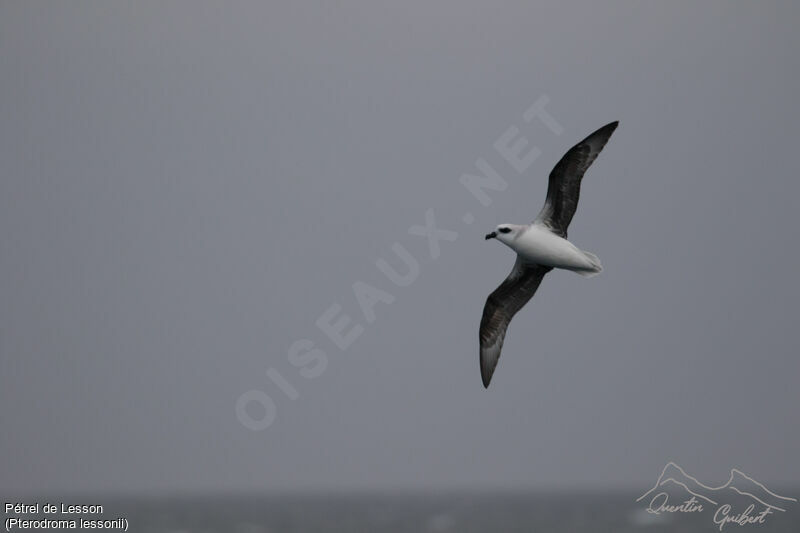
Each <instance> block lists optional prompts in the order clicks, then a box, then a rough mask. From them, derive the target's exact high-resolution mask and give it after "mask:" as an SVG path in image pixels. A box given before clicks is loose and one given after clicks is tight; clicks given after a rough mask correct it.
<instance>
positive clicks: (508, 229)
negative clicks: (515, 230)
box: [497, 228, 511, 233]
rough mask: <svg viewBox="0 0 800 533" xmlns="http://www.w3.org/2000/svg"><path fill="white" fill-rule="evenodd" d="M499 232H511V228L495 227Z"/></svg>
mask: <svg viewBox="0 0 800 533" xmlns="http://www.w3.org/2000/svg"><path fill="white" fill-rule="evenodd" d="M497 231H499V232H500V233H511V228H497Z"/></svg>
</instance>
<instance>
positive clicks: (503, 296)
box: [479, 122, 618, 387]
mask: <svg viewBox="0 0 800 533" xmlns="http://www.w3.org/2000/svg"><path fill="white" fill-rule="evenodd" d="M617 125H618V123H617V122H612V123H610V124H607V125H605V126H603V127H602V128H600V129H599V130H597V131H595V132H594V133H592V134H591V135H589V136H588V137H586V138H585V139H584V140H582V141H581V142H579V143H578V144H576V145H575V146H573V147H572V148H571V149H570V150H569V151H568V152H567V153H566V154H565V155H564V157H562V158H561V160H560V161H559V162H558V164H556V166H555V168H553V170H552V172H550V180H549V184H548V188H547V199H546V200H545V203H544V207H543V208H542V210H541V211H540V212H539V215H538V216H537V217H536V220H534V221H533V222H532V223H530V224H527V225H517V224H501V225H499V226H497V228H495V231H493V232H491V233H489V234H488V235H486V239H487V240H488V239H497V240H499V241H501V242H502V243H504V244H505V245H507V246H508V247H509V248H511V249H512V250H514V251H515V252H516V253H517V260H516V262H515V263H514V268H513V269H512V270H511V273H510V274H509V275H508V277H507V278H506V279H505V281H503V283H501V284H500V286H499V287H497V289H495V290H494V292H492V293H491V294H490V295H489V297H488V298H487V299H486V305H485V306H484V308H483V317H482V318H481V327H480V335H479V338H480V364H481V379H482V380H483V385H484V387H488V386H489V381H490V380H491V379H492V374H493V373H494V369H495V367H496V366H497V361H498V359H499V358H500V352H501V350H502V348H503V340H504V339H505V335H506V330H507V329H508V325H509V323H510V322H511V319H512V318H513V317H514V315H515V314H516V313H517V311H519V310H520V309H522V307H523V306H524V305H525V304H526V303H528V300H530V299H531V298H532V297H533V295H534V294H535V293H536V289H538V288H539V284H540V283H541V282H542V279H543V278H544V275H545V274H547V273H548V272H550V271H551V270H553V269H554V268H559V269H564V270H571V271H573V272H577V273H578V274H580V275H582V276H587V277H591V276H594V275H596V274H598V273H600V272H601V271H602V270H603V267H602V265H601V264H600V260H599V259H598V258H597V256H595V255H594V254H592V253H589V252H586V251H583V250H580V249H579V248H578V247H577V246H575V245H574V244H572V243H571V242H569V241H568V240H567V228H568V226H569V223H570V222H571V221H572V217H573V216H574V215H575V210H576V209H577V207H578V197H579V196H580V189H581V180H582V179H583V175H584V173H585V172H586V170H587V169H588V168H589V166H590V165H591V164H592V162H594V160H595V159H596V158H597V156H598V155H599V154H600V151H601V150H602V149H603V147H604V146H605V144H606V142H607V141H608V139H609V137H611V134H612V133H614V130H615V129H616V128H617Z"/></svg>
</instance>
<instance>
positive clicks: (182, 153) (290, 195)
mask: <svg viewBox="0 0 800 533" xmlns="http://www.w3.org/2000/svg"><path fill="white" fill-rule="evenodd" d="M277 4H278V3H277V2H275V3H244V2H240V3H228V4H225V6H224V7H222V6H221V5H220V4H218V3H217V2H191V3H188V2H184V3H179V2H170V3H167V4H162V3H160V2H149V3H148V2H137V3H135V4H134V3H119V2H118V3H113V2H112V3H108V2H71V3H61V2H49V3H44V2H40V3H33V2H2V3H0V227H2V229H3V231H2V233H0V273H1V274H2V275H1V276H0V294H2V304H0V406H1V407H0V412H1V413H2V419H1V420H0V421H1V422H2V428H3V430H2V432H0V450H1V451H2V453H0V489H2V490H5V491H12V490H20V491H38V490H55V491H71V490H98V489H109V490H116V491H139V490H148V491H157V490H179V491H180V490H203V491H205V490H231V489H237V490H245V489H275V490H281V489H303V488H331V487H336V488H364V487H406V488H408V487H423V488H434V487H471V488H478V487H508V486H532V487H537V488H543V489H548V488H566V487H577V486H591V487H607V486H630V487H637V488H638V487H641V488H642V489H646V488H649V487H650V486H652V483H654V482H655V479H656V477H657V476H658V474H659V472H660V470H661V467H662V466H663V465H664V463H666V462H667V461H669V460H674V461H676V462H678V463H679V464H680V465H681V466H683V467H684V468H685V469H686V470H687V471H689V472H690V473H692V474H693V475H695V476H697V477H699V478H701V479H702V480H704V481H706V482H707V483H723V482H724V481H725V480H727V477H728V472H729V470H730V469H731V468H733V467H736V468H739V469H741V470H743V471H745V472H746V473H748V474H750V475H751V476H753V477H755V478H757V479H759V480H760V481H762V482H765V483H773V484H790V483H798V482H800V461H798V460H797V450H798V449H800V423H798V415H797V406H798V403H800V392H799V389H798V386H797V379H798V375H800V360H798V351H799V350H798V348H800V346H799V345H798V344H799V343H798V337H797V334H796V328H797V324H798V311H797V302H798V300H800V285H798V283H797V281H796V275H797V265H798V262H800V253H799V252H798V250H799V249H800V247H799V246H798V241H797V235H798V224H797V222H796V219H795V215H796V210H797V198H798V194H800V185H799V184H798V170H799V169H798V166H799V165H798V161H799V160H798V157H797V148H796V143H797V124H798V123H799V122H800V111H799V109H800V107H799V106H798V105H797V95H798V94H800V77H798V72H800V61H799V60H798V59H797V51H798V50H800V37H798V34H797V32H796V23H797V21H798V20H800V19H798V17H799V16H800V8H798V6H797V4H796V3H795V4H794V5H792V3H791V2H765V3H759V4H758V5H756V4H755V3H753V4H751V5H745V4H744V3H738V4H736V5H734V4H733V3H729V2H716V3H714V2H711V3H705V5H704V7H703V8H697V7H695V6H693V5H692V3H688V2H684V3H679V2H671V3H669V5H667V3H666V2H662V3H660V4H658V5H656V4H653V3H649V4H648V5H645V4H644V3H633V2H631V3H615V4H605V5H603V6H602V7H601V6H600V5H598V4H599V3H594V2H586V3H568V4H567V3H555V2H553V3H551V4H548V5H546V6H532V5H529V4H530V3H529V2H515V3H501V4H496V3H491V5H489V4H490V3H484V2H439V3H435V4H430V3H428V2H404V3H402V4H398V3H385V4H384V3H377V2H361V3H341V4H337V7H335V8H334V7H333V6H332V5H331V4H330V3H324V4H323V3H320V4H319V5H314V4H312V3H304V6H305V7H300V6H299V5H297V4H299V3H292V5H291V6H289V5H288V3H281V5H277ZM543 95H546V96H547V97H548V98H549V103H548V104H547V110H548V111H549V112H550V113H551V114H552V116H553V117H554V118H555V119H556V120H557V121H558V123H559V124H560V125H561V126H562V127H563V132H562V133H561V135H554V134H553V133H552V132H551V131H550V129H548V128H547V127H546V126H545V125H543V124H542V122H540V121H538V120H533V121H531V122H529V123H528V122H525V121H524V120H523V119H522V114H523V112H524V111H525V110H526V109H527V108H528V107H529V106H530V105H531V104H533V103H534V102H535V101H537V99H539V98H540V97H542V96H543ZM612 120H620V121H621V126H620V128H619V129H618V130H617V132H616V133H615V134H614V136H613V137H612V139H611V141H610V142H609V144H608V145H607V147H606V149H605V151H604V152H603V154H602V155H601V156H600V158H599V159H598V161H597V162H596V163H595V165H594V166H593V167H592V168H591V170H590V171H589V173H588V174H587V176H586V179H585V181H584V187H583V191H582V196H581V204H580V206H579V209H578V212H577V215H576V217H575V219H574V221H573V223H572V226H571V228H570V238H571V240H573V242H575V243H576V244H577V245H578V246H580V247H582V248H585V249H587V250H590V251H592V252H594V253H596V254H598V255H599V256H600V258H601V259H602V260H603V264H604V267H605V271H604V272H603V274H602V275H601V276H598V277H596V278H593V279H591V280H587V279H583V278H580V277H578V276H576V275H574V274H572V273H567V272H554V273H552V274H550V275H548V276H547V277H546V278H545V281H544V282H543V284H542V286H541V288H540V290H539V293H538V294H537V295H536V297H535V298H534V300H533V301H532V302H531V303H530V304H529V305H528V306H527V307H526V308H525V309H524V310H523V311H522V312H520V314H519V315H518V316H517V317H516V318H515V320H514V322H513V323H512V325H511V327H510V329H509V334H508V336H507V338H506V343H505V347H504V353H503V357H502V358H501V360H500V364H499V366H498V369H497V372H496V373H495V376H494V379H493V381H492V386H491V387H490V388H489V390H488V391H487V390H484V389H483V387H482V385H481V382H480V375H479V370H478V346H477V328H478V323H479V321H480V315H481V309H482V306H483V303H484V300H485V298H486V295H487V294H488V293H489V292H490V291H491V290H493V289H494V288H495V287H496V285H497V284H499V283H500V281H501V280H502V279H503V278H504V277H505V275H506V274H507V273H508V271H509V270H510V268H511V265H512V263H513V254H512V253H511V251H510V250H508V249H506V248H505V247H503V246H502V245H499V244H498V243H495V242H488V243H487V242H484V240H483V234H484V233H486V232H487V231H489V230H491V229H492V228H494V226H495V225H496V224H498V223H501V222H518V223H524V222H527V221H529V220H531V219H532V218H533V217H534V216H535V214H536V213H537V212H538V210H539V208H540V206H541V204H542V202H543V200H544V195H545V191H546V176H547V173H548V172H549V171H550V169H551V168H552V166H553V165H554V164H555V162H556V161H557V160H558V159H559V158H560V157H561V155H562V154H563V152H564V151H565V150H566V149H567V148H569V147H570V146H571V145H572V144H574V143H575V142H576V141H578V140H579V139H581V138H583V137H584V136H585V135H587V134H588V133H590V132H591V131H593V130H594V129H596V128H598V127H600V126H602V125H603V124H605V123H607V122H610V121H612ZM511 126H515V127H517V128H519V131H520V134H521V135H524V136H525V137H526V138H527V139H528V141H529V143H530V145H535V146H536V147H537V148H539V149H540V150H541V155H540V156H539V157H538V158H537V159H536V160H535V161H534V163H533V164H532V165H531V166H530V168H529V169H528V170H527V171H525V172H524V173H523V174H522V175H520V174H518V173H517V172H516V171H515V170H514V169H513V168H512V167H511V166H510V165H509V164H508V163H507V162H506V161H505V160H504V159H503V158H502V157H501V156H500V155H499V154H498V153H497V151H496V150H495V149H494V148H493V144H494V142H495V141H496V140H497V138H498V137H499V136H500V135H501V134H503V132H505V131H506V130H508V128H509V127H511ZM478 158H484V159H485V160H486V161H487V162H488V163H489V164H490V165H491V166H492V167H493V168H494V169H495V170H496V171H497V172H498V173H500V174H501V175H502V176H503V178H504V179H505V180H506V181H507V182H508V188H507V189H506V190H505V191H502V192H492V191H490V193H491V194H490V197H491V204H490V205H489V206H483V205H481V204H480V203H479V202H478V201H477V200H476V199H475V197H473V196H472V195H471V194H470V193H469V191H467V190H466V189H465V188H464V187H463V186H462V185H461V184H460V183H459V177H460V176H461V175H462V174H464V173H475V172H476V169H475V163H476V160H477V159H478ZM428 209H433V212H434V214H435V217H436V221H437V226H438V227H440V228H443V229H448V230H452V231H456V232H458V237H457V238H456V239H455V240H454V241H452V242H449V241H442V242H441V243H440V245H441V255H440V256H439V257H438V258H437V259H432V258H431V256H430V253H429V249H428V244H427V241H426V240H425V239H424V238H421V237H419V236H416V235H411V234H409V232H408V230H409V227H411V226H414V225H424V221H425V212H426V211H427V210H428ZM467 212H469V213H472V214H473V215H474V220H475V221H474V223H473V224H471V225H467V224H465V223H463V222H462V216H463V215H464V214H465V213H467ZM395 242H397V243H400V244H401V245H402V246H403V247H405V249H406V250H408V252H409V253H411V254H412V255H413V257H414V258H415V259H416V260H417V261H418V263H419V274H418V276H417V278H416V279H415V280H414V281H413V283H411V284H410V285H409V286H407V287H397V286H395V285H393V284H392V283H391V282H390V281H389V280H388V279H387V278H386V277H385V276H384V275H383V274H382V273H381V272H380V271H379V270H378V268H377V267H376V266H375V262H376V260H378V259H380V258H385V259H386V260H387V261H389V262H390V264H392V265H395V266H396V267H397V268H398V269H401V263H400V262H399V260H398V259H397V258H396V256H395V255H394V254H393V252H392V251H391V247H392V244H393V243H395ZM359 281H360V282H363V283H367V284H369V285H371V286H374V287H377V288H380V289H381V290H383V291H386V292H387V293H389V294H391V296H392V297H393V298H394V301H393V303H391V304H386V303H384V302H378V303H376V304H375V307H374V312H375V320H374V322H372V323H368V322H367V321H366V319H365V317H364V316H363V314H362V312H361V310H360V308H359V305H358V303H357V302H356V299H355V296H354V293H353V289H352V285H353V284H354V283H355V282H359ZM384 296H385V295H384ZM332 304H339V305H340V306H341V309H342V313H345V314H347V315H349V316H350V317H351V318H352V320H353V323H358V324H361V325H362V326H363V328H364V330H363V333H362V334H361V336H360V337H359V338H358V339H356V340H355V341H354V342H353V343H352V345H351V346H350V347H348V348H347V349H346V350H344V351H343V350H341V349H339V348H338V347H337V346H336V345H335V344H334V343H333V342H331V340H330V339H329V338H328V337H327V336H326V335H325V334H324V333H323V332H322V331H321V330H320V329H319V328H318V327H317V326H316V325H315V322H316V321H317V319H318V318H319V317H320V315H321V314H322V313H323V312H324V311H325V310H326V309H328V308H329V307H331V305H332ZM351 325H352V324H351ZM300 339H309V340H310V341H312V342H313V343H314V346H315V347H316V348H318V349H321V350H323V351H324V352H325V354H326V356H327V363H328V364H327V367H326V368H325V369H324V372H322V373H321V375H319V376H317V377H315V378H313V379H309V378H307V377H304V376H303V375H302V374H301V372H300V369H299V368H297V367H295V366H293V365H292V364H291V362H290V360H289V358H288V351H289V348H290V346H291V345H292V344H293V343H294V342H295V341H297V340H300ZM270 368H273V369H275V370H276V371H277V372H278V373H279V374H280V375H281V376H283V378H284V379H285V380H286V381H287V382H288V383H289V384H290V385H291V386H292V387H293V388H294V389H295V390H296V392H297V394H298V396H297V398H296V399H294V400H292V399H290V398H289V397H287V395H286V394H284V392H282V391H281V389H280V388H279V387H278V386H277V385H276V384H275V383H274V382H273V381H272V380H271V379H270V378H269V377H268V376H267V371H268V369H270ZM248 390H260V391H262V392H263V393H265V394H267V395H268V396H269V397H270V398H271V399H272V400H273V401H274V404H275V408H276V411H275V414H276V418H275V420H274V423H273V424H272V425H271V426H270V427H269V428H267V429H266V430H264V431H260V432H253V431H250V430H248V429H246V428H245V427H244V426H243V424H242V423H241V422H240V420H239V418H237V415H236V410H235V405H236V401H237V398H239V397H240V395H241V394H242V393H244V392H245V391H248ZM251 407H252V406H251ZM248 412H249V413H255V414H256V415H258V412H257V410H254V409H251V410H250V411H248Z"/></svg>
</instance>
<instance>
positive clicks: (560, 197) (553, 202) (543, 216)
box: [535, 121, 619, 238]
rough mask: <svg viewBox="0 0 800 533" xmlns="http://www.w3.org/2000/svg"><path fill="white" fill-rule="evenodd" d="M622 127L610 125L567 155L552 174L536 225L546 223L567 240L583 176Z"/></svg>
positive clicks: (616, 124) (580, 143)
mask: <svg viewBox="0 0 800 533" xmlns="http://www.w3.org/2000/svg"><path fill="white" fill-rule="evenodd" d="M618 125H619V122H616V121H615V122H612V123H611V124H606V125H605V126H603V127H602V128H600V129H599V130H597V131H596V132H594V133H592V134H591V135H589V136H588V137H586V138H585V139H584V140H582V141H581V142H579V143H578V144H576V145H575V146H573V147H572V148H570V150H569V151H568V152H567V153H566V154H564V157H562V158H561V161H559V162H558V164H557V165H556V166H555V167H554V168H553V170H552V171H551V172H550V181H549V184H548V186H547V200H545V202H544V207H543V208H542V210H541V211H540V212H539V215H538V216H537V217H536V220H535V222H536V223H539V224H544V225H545V226H547V227H548V228H550V230H551V231H553V232H554V233H556V234H558V235H560V236H562V237H564V238H566V237H567V227H568V226H569V223H570V221H572V217H573V215H575V209H577V208H578V197H579V196H580V193H581V179H582V178H583V174H584V173H585V172H586V170H587V169H588V168H589V166H590V165H591V164H592V162H594V160H595V159H597V156H598V155H599V154H600V151H601V150H602V149H603V147H604V146H605V145H606V142H607V141H608V139H609V137H611V134H612V133H614V130H615V129H617V126H618Z"/></svg>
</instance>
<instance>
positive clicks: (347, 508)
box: [4, 492, 800, 533]
mask: <svg viewBox="0 0 800 533" xmlns="http://www.w3.org/2000/svg"><path fill="white" fill-rule="evenodd" d="M637 496H638V495H637V494H633V493H631V494H622V493H613V494H603V493H561V494H543V493H528V492H507V493H501V492H496V493H486V494H478V493H473V494H455V493H451V494H448V493H436V494H435V493H430V494H394V495H388V494H377V495H376V494H366V493H365V494H347V495H341V494H329V495H325V494H314V495H291V496H290V495H284V496H276V495H265V496H246V497H242V496H240V497H233V496H226V497H195V498H167V499H155V498H152V499H150V498H124V499H123V498H120V499H108V498H86V497H82V498H78V499H75V498H70V499H69V501H68V502H67V501H65V503H73V504H89V503H101V504H102V505H103V506H104V511H103V515H102V516H92V517H90V518H104V519H113V518H117V517H124V518H127V519H128V522H129V531H136V532H150V533H179V532H198V533H200V532H209V533H211V532H225V533H294V532H298V533H299V532H304V533H314V532H337V533H338V532H351V531H352V532H387V533H412V532H463V533H469V532H509V533H511V532H523V531H524V532H531V531H535V532H540V531H541V532H554V533H561V532H584V531H585V532H592V533H595V532H620V533H623V532H634V531H635V532H648V533H666V532H686V533H692V532H715V531H720V529H719V525H718V524H715V523H714V520H713V517H714V509H710V510H704V511H703V512H700V513H683V514H680V513H674V514H662V515H658V516H656V515H653V514H650V513H648V512H647V511H646V510H645V504H643V503H636V501H635V498H636V497H637ZM4 501H15V500H8V499H6V500H4ZM25 501H26V502H36V501H39V502H53V503H57V502H59V501H61V500H59V499H57V498H39V499H26V500H25ZM793 507H794V508H789V509H787V510H786V511H785V512H783V513H775V514H773V515H770V516H768V517H767V519H766V521H765V523H763V524H748V525H744V526H740V525H738V524H730V523H729V524H727V525H725V526H724V527H723V529H722V531H725V532H739V531H741V532H745V531H746V532H764V533H767V532H769V533H777V532H782V533H800V504H794V505H793ZM754 514H755V513H754ZM9 516H10V515H5V517H4V519H5V518H8V517H9ZM44 516H45V515H42V514H40V515H36V516H31V515H28V516H27V518H42V517H44ZM48 517H49V518H65V517H64V516H63V515H48ZM50 530H51V531H54V530H55V531H59V529H50Z"/></svg>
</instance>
